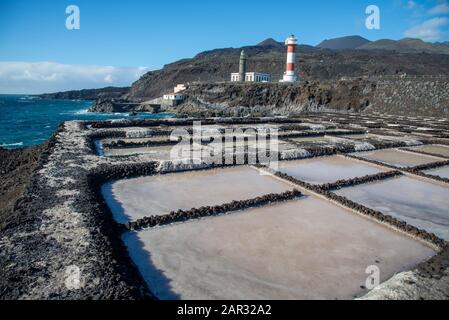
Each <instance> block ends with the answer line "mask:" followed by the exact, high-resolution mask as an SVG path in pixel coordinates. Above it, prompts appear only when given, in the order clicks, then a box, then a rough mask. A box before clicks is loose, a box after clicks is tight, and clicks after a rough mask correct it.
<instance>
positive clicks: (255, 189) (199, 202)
mask: <svg viewBox="0 0 449 320" xmlns="http://www.w3.org/2000/svg"><path fill="white" fill-rule="evenodd" d="M292 189H293V187H292V186H291V185H290V184H288V183H286V182H283V181H280V180H279V179H276V178H274V177H272V176H268V175H261V174H260V172H259V171H258V170H256V169H254V168H252V167H248V166H243V167H233V168H226V169H214V170H206V171H190V172H183V173H173V174H164V175H155V176H148V177H140V178H134V179H126V180H119V181H116V182H110V183H106V184H105V185H103V187H102V192H103V196H104V198H105V199H106V202H107V204H108V205H109V207H110V208H111V211H112V213H113V214H114V218H115V220H116V221H118V222H120V223H125V222H128V221H129V220H136V219H139V218H143V217H145V216H150V215H163V214H168V213H170V212H171V211H174V210H178V209H183V210H189V209H192V208H200V207H202V206H212V205H221V204H225V203H229V202H232V201H234V200H247V199H252V198H256V197H258V196H262V195H266V194H269V193H282V192H285V191H288V190H292Z"/></svg>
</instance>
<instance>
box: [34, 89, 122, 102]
mask: <svg viewBox="0 0 449 320" xmlns="http://www.w3.org/2000/svg"><path fill="white" fill-rule="evenodd" d="M129 89H130V88H129V87H106V88H101V89H83V90H71V91H63V92H55V93H45V94H41V95H38V97H39V98H42V99H67V100H96V99H107V98H119V97H121V96H123V95H125V94H127V93H128V92H129Z"/></svg>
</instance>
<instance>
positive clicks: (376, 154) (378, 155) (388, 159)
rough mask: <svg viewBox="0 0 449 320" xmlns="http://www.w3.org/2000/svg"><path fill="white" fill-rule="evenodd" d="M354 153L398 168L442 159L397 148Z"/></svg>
mask: <svg viewBox="0 0 449 320" xmlns="http://www.w3.org/2000/svg"><path fill="white" fill-rule="evenodd" d="M354 155H355V156H358V157H361V158H364V159H368V160H374V161H379V162H382V163H385V164H388V165H391V166H395V167H398V168H404V167H415V166H419V165H422V164H427V163H432V162H438V161H442V159H440V158H436V157H431V156H425V155H419V154H414V153H412V152H406V151H399V150H396V149H386V150H376V151H368V152H361V153H354Z"/></svg>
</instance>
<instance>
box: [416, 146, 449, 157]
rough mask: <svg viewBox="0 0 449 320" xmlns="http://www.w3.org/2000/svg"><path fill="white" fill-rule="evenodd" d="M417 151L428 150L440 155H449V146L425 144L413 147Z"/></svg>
mask: <svg viewBox="0 0 449 320" xmlns="http://www.w3.org/2000/svg"><path fill="white" fill-rule="evenodd" d="M411 149H413V150H416V151H422V152H427V153H431V154H435V155H438V156H443V157H449V147H447V146H443V145H424V146H419V147H414V148H411Z"/></svg>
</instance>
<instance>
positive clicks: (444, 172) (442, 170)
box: [424, 166, 449, 179]
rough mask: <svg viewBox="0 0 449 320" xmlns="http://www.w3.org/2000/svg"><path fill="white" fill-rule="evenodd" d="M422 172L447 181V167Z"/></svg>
mask: <svg viewBox="0 0 449 320" xmlns="http://www.w3.org/2000/svg"><path fill="white" fill-rule="evenodd" d="M424 172H425V173H427V174H431V175H434V176H439V177H441V178H446V179H449V167H448V166H446V167H441V168H437V169H432V170H427V171H424Z"/></svg>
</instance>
